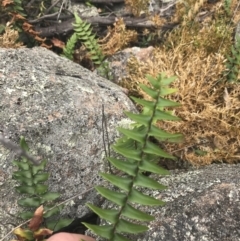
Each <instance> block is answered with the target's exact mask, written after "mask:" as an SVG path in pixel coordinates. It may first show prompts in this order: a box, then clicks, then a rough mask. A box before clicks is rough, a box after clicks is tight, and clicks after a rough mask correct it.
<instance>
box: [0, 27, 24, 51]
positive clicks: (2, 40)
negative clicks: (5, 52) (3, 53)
mask: <svg viewBox="0 0 240 241" xmlns="http://www.w3.org/2000/svg"><path fill="white" fill-rule="evenodd" d="M18 38H19V35H18V31H16V30H14V29H12V28H11V26H8V25H7V26H6V28H5V33H4V34H3V35H2V36H0V47H1V48H20V47H23V43H21V42H17V40H18Z"/></svg>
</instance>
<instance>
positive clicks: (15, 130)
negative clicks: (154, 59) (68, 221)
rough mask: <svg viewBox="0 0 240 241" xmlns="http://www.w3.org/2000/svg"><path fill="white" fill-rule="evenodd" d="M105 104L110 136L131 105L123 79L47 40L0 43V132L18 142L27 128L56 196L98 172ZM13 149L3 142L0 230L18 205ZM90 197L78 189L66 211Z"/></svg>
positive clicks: (77, 209) (78, 209)
mask: <svg viewBox="0 0 240 241" xmlns="http://www.w3.org/2000/svg"><path fill="white" fill-rule="evenodd" d="M102 106H104V115H105V117H106V120H107V126H108V134H109V142H110V143H112V142H113V141H114V140H115V138H116V137H117V135H118V134H117V132H116V126H119V125H122V124H124V121H127V119H126V117H125V115H124V113H123V110H132V111H135V107H134V105H133V104H132V102H131V101H130V99H129V98H128V97H127V96H126V95H125V94H124V92H123V91H122V90H121V88H120V87H118V86H117V85H115V84H113V83H111V82H110V81H107V80H105V79H103V78H101V77H99V76H97V75H95V74H94V73H92V72H90V71H88V70H86V69H84V68H82V67H81V66H79V65H77V64H75V63H73V62H71V61H69V60H67V59H66V58H62V57H59V56H57V55H56V54H54V53H52V52H51V51H48V50H46V49H44V48H33V49H27V48H23V49H16V50H13V49H0V134H2V135H3V136H4V137H6V138H9V139H10V140H12V141H13V142H15V143H18V142H19V138H20V136H24V137H25V139H26V141H27V143H28V144H29V146H30V150H32V154H33V155H34V156H36V157H38V159H40V160H41V159H43V158H46V159H47V160H48V164H47V171H48V172H49V174H50V179H49V186H50V190H52V191H57V192H60V193H61V194H62V196H61V200H66V199H67V198H70V197H71V196H73V195H75V194H77V193H81V192H84V191H86V190H87V189H89V188H92V187H93V186H94V185H95V184H97V183H98V182H99V180H100V179H99V176H98V172H99V170H100V169H101V168H102V166H104V165H102V164H103V163H104V156H105V154H104V145H103V138H102V136H103V129H102ZM125 124H126V123H125ZM105 139H106V135H105ZM15 157H16V155H15V153H13V152H10V151H9V150H6V149H4V148H3V147H2V146H0V196H1V200H0V238H1V236H3V235H4V234H5V233H6V232H7V231H8V230H9V228H12V227H13V226H11V225H10V223H12V224H13V225H14V224H16V218H14V215H16V213H17V211H18V210H19V208H18V206H17V200H18V199H19V195H18V194H17V193H16V192H15V190H14V185H15V184H16V183H15V181H13V180H12V179H11V176H12V173H13V171H14V170H16V168H15V167H13V165H12V163H11V161H12V160H13V159H14V158H15ZM90 200H92V201H94V202H96V203H97V202H98V200H99V198H97V197H96V193H95V191H92V192H89V193H87V194H85V195H80V194H79V197H77V198H76V199H74V202H72V203H71V205H70V204H69V205H68V206H67V207H66V210H65V212H64V213H67V214H69V215H70V216H75V215H76V216H81V215H83V214H84V213H86V212H87V210H86V208H85V207H84V205H85V203H86V201H90ZM12 215H13V216H12Z"/></svg>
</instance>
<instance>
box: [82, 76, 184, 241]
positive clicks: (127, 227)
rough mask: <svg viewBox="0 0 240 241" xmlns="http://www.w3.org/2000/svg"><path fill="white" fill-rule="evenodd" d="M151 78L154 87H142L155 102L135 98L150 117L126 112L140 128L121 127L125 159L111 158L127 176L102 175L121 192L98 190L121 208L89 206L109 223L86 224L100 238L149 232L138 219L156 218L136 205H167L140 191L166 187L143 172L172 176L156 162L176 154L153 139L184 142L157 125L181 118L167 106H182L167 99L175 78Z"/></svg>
mask: <svg viewBox="0 0 240 241" xmlns="http://www.w3.org/2000/svg"><path fill="white" fill-rule="evenodd" d="M147 78H148V80H149V82H150V83H151V85H152V87H151V88H150V87H147V86H145V85H142V86H141V88H142V89H143V90H144V91H145V92H146V93H147V94H149V95H150V96H151V97H152V99H153V100H152V101H146V100H141V99H138V98H135V97H133V98H132V99H133V100H134V101H136V102H137V103H139V104H141V105H143V109H144V108H146V109H147V110H148V112H147V114H143V113H141V114H133V113H129V112H126V115H127V116H128V117H129V118H130V119H132V120H133V121H135V122H136V124H137V125H136V126H135V127H134V128H133V129H131V130H129V129H124V128H118V130H119V132H120V133H122V134H123V135H124V136H123V137H122V138H120V140H118V141H117V142H116V144H115V145H114V146H113V149H114V150H115V152H117V153H118V154H120V155H122V156H123V158H122V159H119V158H111V157H110V158H108V160H109V162H110V163H111V164H112V165H113V166H114V167H115V168H117V169H118V170H120V171H122V172H123V173H124V176H116V175H113V174H108V173H101V174H100V175H101V176H102V177H103V178H104V179H105V180H107V181H108V182H109V183H111V184H112V185H113V186H115V187H116V188H117V189H116V188H115V189H114V190H112V189H109V188H106V187H102V186H97V187H96V190H97V191H98V192H99V193H100V194H101V195H102V196H103V197H105V198H106V199H108V200H109V201H111V202H112V203H114V204H115V205H117V206H118V209H113V210H110V209H101V208H99V207H96V206H94V205H92V204H88V206H89V208H91V209H92V210H93V211H94V212H95V213H97V214H98V215H99V216H100V217H101V218H102V219H104V220H106V221H107V222H108V225H105V226H100V227H99V226H97V225H92V224H87V223H84V224H85V225H86V227H88V228H89V229H91V230H92V231H93V232H95V233H96V234H97V235H99V236H101V237H103V238H106V239H107V240H110V241H127V240H129V239H128V238H126V237H125V236H124V234H133V233H134V234H136V233H140V232H145V231H146V230H147V229H148V228H147V226H145V225H142V224H139V223H135V221H134V220H137V221H138V222H139V221H151V220H153V219H154V217H153V216H151V215H149V214H146V213H144V212H142V211H140V210H138V209H136V208H135V207H134V206H133V205H134V204H140V205H149V206H155V205H158V206H162V205H163V204H164V202H163V201H161V200H158V199H155V198H153V197H150V196H148V195H145V194H144V193H142V192H141V191H140V190H141V189H139V188H150V189H157V190H163V189H165V188H166V187H165V186H163V185H161V184H160V183H158V182H157V181H156V180H154V179H152V178H150V177H147V176H144V175H143V174H142V173H143V172H152V173H156V174H159V175H167V174H169V173H168V171H167V170H165V169H163V168H162V167H160V166H158V165H157V164H156V163H154V161H153V160H155V159H156V158H158V157H164V158H170V159H175V158H174V157H173V156H172V155H170V154H168V153H167V152H165V151H163V150H161V149H160V148H159V147H158V146H157V145H156V144H154V143H152V142H151V141H150V138H151V137H154V138H156V139H159V140H161V141H171V142H175V141H176V142H179V141H182V140H183V136H182V135H181V134H170V133H168V132H166V131H163V130H160V129H159V128H157V126H156V125H155V124H156V122H157V121H158V120H171V121H172V120H179V118H178V117H176V116H173V115H171V114H169V113H167V112H165V111H164V108H166V107H173V106H174V107H175V106H179V104H178V103H176V102H173V101H170V100H167V99H164V98H163V96H165V95H168V94H171V93H174V92H175V91H176V90H175V89H172V88H169V87H168V85H169V84H170V83H171V82H172V81H174V79H175V78H173V77H172V78H166V77H165V76H164V74H160V75H159V76H158V77H157V78H156V79H155V78H153V77H151V76H148V77H147ZM116 190H117V191H116ZM129 219H130V220H129Z"/></svg>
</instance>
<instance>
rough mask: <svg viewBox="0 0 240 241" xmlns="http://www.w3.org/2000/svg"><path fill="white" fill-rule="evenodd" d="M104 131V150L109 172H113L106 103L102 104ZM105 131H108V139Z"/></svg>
mask: <svg viewBox="0 0 240 241" xmlns="http://www.w3.org/2000/svg"><path fill="white" fill-rule="evenodd" d="M102 131H103V134H102V138H103V146H104V152H105V156H106V160H107V162H108V168H109V172H110V173H113V172H112V167H111V164H110V162H109V160H108V157H110V143H109V137H108V130H107V120H106V116H105V114H104V104H102ZM105 133H106V140H105ZM106 141H107V145H106Z"/></svg>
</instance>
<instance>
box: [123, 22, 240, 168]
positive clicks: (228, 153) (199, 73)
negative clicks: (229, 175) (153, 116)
mask: <svg viewBox="0 0 240 241" xmlns="http://www.w3.org/2000/svg"><path fill="white" fill-rule="evenodd" d="M226 27H227V26H226V22H224V21H223V20H222V19H212V20H211V22H208V23H207V24H206V23H204V24H200V23H199V22H193V23H192V25H191V27H189V26H187V25H185V26H182V27H181V28H179V29H177V30H176V31H175V32H173V33H171V34H170V36H169V37H168V38H167V40H166V42H165V45H164V46H161V47H159V48H156V49H155V51H154V55H153V56H152V58H151V59H149V60H148V61H147V62H145V63H139V62H138V61H137V60H136V59H134V58H132V59H131V60H130V61H129V65H128V68H129V69H128V70H129V77H128V78H126V79H125V81H124V83H123V85H124V86H125V87H127V88H129V89H130V92H131V91H133V92H138V95H142V96H143V93H142V92H141V90H140V89H139V88H138V87H137V86H138V84H139V83H144V84H146V83H147V82H146V79H145V75H146V74H151V75H153V76H156V75H158V74H159V72H165V73H166V74H167V75H168V76H173V75H175V76H177V77H178V78H177V80H176V81H175V82H174V84H173V87H176V88H178V90H179V91H178V92H177V94H175V95H174V96H170V98H171V99H172V100H175V101H178V102H180V103H181V104H182V106H181V107H179V108H177V109H175V110H174V112H175V113H174V114H176V115H177V116H179V117H181V118H182V120H183V121H182V122H164V123H161V122H160V123H159V126H160V128H163V129H166V130H168V131H170V132H181V133H183V134H184V135H185V142H184V143H181V144H165V146H164V147H165V149H166V150H167V151H169V152H170V153H173V154H174V155H176V156H178V157H179V158H181V159H183V160H187V161H189V162H191V163H192V164H194V165H206V164H210V163H212V162H215V161H219V162H221V161H224V162H228V163H233V162H239V160H240V105H239V101H240V85H239V84H237V83H235V84H234V83H231V84H230V83H227V82H226V81H225V80H226V79H225V76H224V74H223V73H224V72H225V71H226V66H225V62H226V57H225V56H226V55H227V54H228V53H229V52H230V51H229V50H230V46H231V44H232V39H233V38H232V36H233V34H232V30H233V29H232V28H231V27H229V26H228V28H226ZM143 97H145V98H148V97H147V96H143Z"/></svg>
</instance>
